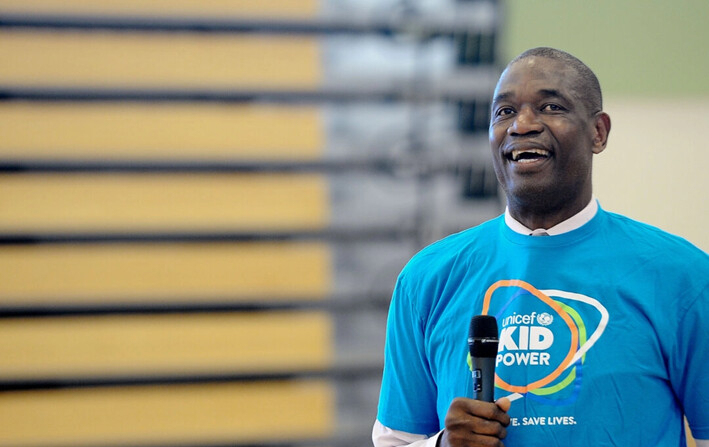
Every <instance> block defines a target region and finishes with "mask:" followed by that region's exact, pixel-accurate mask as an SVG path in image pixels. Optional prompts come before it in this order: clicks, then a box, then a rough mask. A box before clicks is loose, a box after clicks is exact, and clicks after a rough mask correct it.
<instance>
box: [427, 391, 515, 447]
mask: <svg viewBox="0 0 709 447" xmlns="http://www.w3.org/2000/svg"><path fill="white" fill-rule="evenodd" d="M509 409H510V401H509V399H507V398H505V397H503V398H502V399H499V400H498V401H497V402H495V403H490V402H483V401H479V400H473V399H466V398H464V397H459V398H457V399H455V400H454V401H453V402H452V403H451V406H450V407H449V408H448V414H446V420H445V424H446V428H445V430H443V434H442V435H441V437H440V438H439V440H440V443H439V446H440V447H502V446H504V444H503V443H502V439H504V438H505V436H507V429H506V428H505V427H507V426H508V425H509V424H510V416H509V415H508V414H507V411H508V410H509Z"/></svg>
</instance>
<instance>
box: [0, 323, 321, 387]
mask: <svg viewBox="0 0 709 447" xmlns="http://www.w3.org/2000/svg"><path fill="white" fill-rule="evenodd" d="M332 337H333V334H332V327H331V321H330V317H329V316H328V315H327V314H326V313H324V312H315V311H308V312H306V311H303V312H297V311H296V312H276V311H271V312H263V313H241V314H240V313H215V314H181V315H120V316H113V315H112V316H91V317H57V318H18V319H10V320H5V321H2V322H1V323H0V359H2V368H0V379H2V380H22V379H30V378H39V379H55V378H81V377H91V378H95V377H101V378H111V377H121V376H124V377H125V376H128V377H131V376H135V377H146V376H154V375H164V376H166V375H173V376H175V375H176V376H183V375H200V374H213V373H225V374H228V373H279V372H295V371H307V370H322V369H325V368H327V367H328V366H330V362H331V360H332V359H331V358H332V352H331V349H332V348H331V346H330V343H331V341H332Z"/></svg>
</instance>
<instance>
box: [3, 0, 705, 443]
mask: <svg viewBox="0 0 709 447" xmlns="http://www.w3.org/2000/svg"><path fill="white" fill-rule="evenodd" d="M623 5H626V6H620V5H619V4H616V2H610V1H608V2H600V3H596V4H595V6H590V5H587V4H586V3H584V2H581V1H573V2H560V1H555V2H541V1H521V0H519V1H508V2H495V1H488V0H471V1H454V0H419V1H413V0H412V1H397V0H387V1H382V0H379V1H374V0H371V1H364V0H356V1H355V0H320V1H315V0H298V1H296V0H290V1H289V0H277V1H276V0H274V1H268V2H262V1H257V0H253V1H252V0H239V1H227V0H210V1H196V0H181V1H159V0H155V1H151V2H138V1H135V2H133V1H123V2H119V1H115V2H114V1H107V2H93V1H86V0H72V1H61V2H59V1H56V0H33V1H11V0H3V1H0V61H2V63H0V135H2V138H1V139H0V358H2V368H0V445H2V446H6V445H7V446H9V445H13V446H16V445H22V446H29V445H32V446H60V445H61V446H64V445H72V446H77V445H91V446H100V445H103V446H108V445H111V446H115V445H133V446H142V445H145V446H147V445H190V446H197V445H200V446H212V447H216V446H226V445H230V446H231V445H233V446H242V447H243V446H306V445H308V446H324V445H332V446H355V445H367V444H368V443H369V433H370V429H371V424H372V422H373V420H374V417H375V414H376V401H377V397H378V387H379V379H380V375H381V361H382V360H381V357H382V348H383V341H384V340H383V339H384V329H385V318H386V311H387V307H388V300H389V296H390V292H391V288H392V287H393V283H394V280H395V278H396V275H397V273H398V271H399V270H400V269H401V267H402V266H403V264H404V263H405V262H406V260H407V259H408V258H409V257H410V256H411V255H412V254H413V253H415V252H416V251H417V250H418V249H420V248H421V247H422V246H423V245H425V244H427V243H429V242H431V241H433V240H436V239H438V238H440V237H442V236H444V235H446V234H449V233H451V232H454V231H457V230H460V229H463V228H466V227H469V226H472V225H475V224H477V223H480V222H482V221H484V220H486V219H489V218H491V217H493V216H495V215H497V214H499V213H500V212H501V211H502V209H503V207H504V203H503V200H502V198H501V197H500V196H499V194H498V191H497V185H496V180H495V178H494V174H493V173H492V170H491V167H490V163H489V154H488V152H489V149H488V146H487V122H488V113H489V99H490V96H491V94H492V89H493V88H494V84H495V81H496V79H497V76H498V74H499V72H500V69H501V68H502V67H503V66H504V65H505V63H506V62H507V61H508V60H509V59H510V58H511V57H513V56H514V55H516V54H517V53H519V52H520V51H522V50H524V49H526V48H529V47H532V46H537V45H551V46H558V47H560V48H562V49H565V50H568V51H570V52H572V53H574V54H576V55H577V56H579V57H580V58H581V59H582V60H584V61H585V62H587V63H588V64H589V65H590V66H591V67H592V68H593V69H595V70H596V72H597V74H598V75H599V78H600V80H601V83H602V85H603V86H604V88H605V92H606V105H607V107H606V109H607V110H608V111H609V113H610V114H611V116H612V118H613V120H614V121H613V130H612V132H611V140H610V144H609V147H608V149H607V150H606V152H604V153H603V154H602V155H601V156H599V157H598V158H597V170H596V173H595V174H596V194H597V196H598V197H599V198H600V200H601V203H602V205H603V206H604V207H606V208H608V209H610V210H614V211H619V212H622V213H625V214H628V215H630V216H631V217H636V218H639V219H641V220H646V221H648V222H650V223H653V224H656V225H659V226H662V227H663V228H666V229H668V230H670V231H674V232H676V233H678V234H681V235H683V236H686V237H688V238H689V239H691V240H693V241H694V242H695V243H698V244H699V245H700V246H702V247H703V248H706V244H707V242H706V236H704V235H702V234H700V233H699V232H698V223H699V222H700V221H701V218H702V217H704V216H705V215H706V212H707V210H706V201H703V200H701V196H700V194H701V192H702V187H703V186H706V181H704V180H703V177H702V176H701V175H700V173H699V171H698V169H699V166H700V165H701V161H703V160H706V154H705V152H704V151H703V149H704V148H702V147H700V146H699V145H698V143H699V141H698V140H699V138H698V134H697V130H698V129H702V128H703V125H704V124H707V118H706V116H707V115H706V113H703V112H706V111H707V102H708V101H707V87H706V85H705V84H703V83H702V82H700V79H703V78H705V76H703V75H706V74H707V61H706V58H705V57H704V56H703V53H702V52H701V50H702V46H703V43H705V42H706V40H707V39H706V31H702V29H701V27H700V24H701V23H702V19H701V17H706V13H707V7H706V6H705V5H704V3H702V2H699V1H696V2H686V3H682V6H677V7H670V6H666V5H662V4H655V3H653V4H646V3H644V2H628V3H623ZM680 155H681V156H680ZM621 167H622V169H623V171H622V172H621V171H620V169H621ZM656 197H657V198H656ZM702 237H704V238H705V239H702Z"/></svg>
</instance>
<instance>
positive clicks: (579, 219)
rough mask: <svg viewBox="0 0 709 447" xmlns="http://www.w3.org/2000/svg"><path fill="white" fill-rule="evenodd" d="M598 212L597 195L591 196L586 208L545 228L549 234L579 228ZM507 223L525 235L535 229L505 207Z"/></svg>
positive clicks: (557, 233) (553, 234)
mask: <svg viewBox="0 0 709 447" xmlns="http://www.w3.org/2000/svg"><path fill="white" fill-rule="evenodd" d="M597 212H598V201H597V200H596V198H595V197H592V198H591V201H590V202H589V203H588V205H586V207H585V208H584V209H582V210H581V211H579V212H578V213H576V214H574V215H573V216H571V217H569V218H568V219H566V220H565V221H563V222H559V223H558V224H556V225H554V226H553V227H551V228H548V229H546V230H544V231H545V232H546V234H547V235H549V236H557V235H559V234H564V233H568V232H569V231H573V230H575V229H577V228H581V227H582V226H584V225H585V224H586V223H588V222H589V221H590V220H591V219H593V217H594V216H595V215H596V213H597ZM505 224H507V226H508V227H509V228H510V229H511V230H512V231H514V232H515V233H520V234H524V235H530V234H531V233H532V232H533V231H535V230H533V229H530V228H527V227H525V226H524V225H523V224H522V223H521V222H519V221H518V220H517V219H515V218H514V217H512V215H511V214H510V209H509V208H508V207H505Z"/></svg>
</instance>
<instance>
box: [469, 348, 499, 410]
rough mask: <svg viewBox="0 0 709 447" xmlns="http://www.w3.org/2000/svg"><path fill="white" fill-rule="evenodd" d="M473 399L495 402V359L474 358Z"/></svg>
mask: <svg viewBox="0 0 709 447" xmlns="http://www.w3.org/2000/svg"><path fill="white" fill-rule="evenodd" d="M472 361H473V371H472V375H473V399H475V400H482V401H484V402H494V401H495V357H473V358H472Z"/></svg>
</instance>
